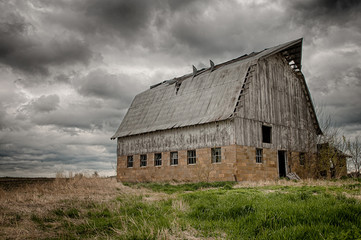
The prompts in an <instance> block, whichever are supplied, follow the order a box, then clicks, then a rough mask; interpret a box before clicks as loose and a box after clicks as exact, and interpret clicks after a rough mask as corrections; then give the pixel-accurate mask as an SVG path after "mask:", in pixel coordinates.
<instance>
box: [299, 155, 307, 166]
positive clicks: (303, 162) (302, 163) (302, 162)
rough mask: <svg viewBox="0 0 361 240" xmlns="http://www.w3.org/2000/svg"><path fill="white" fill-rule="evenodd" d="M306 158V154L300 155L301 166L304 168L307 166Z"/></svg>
mask: <svg viewBox="0 0 361 240" xmlns="http://www.w3.org/2000/svg"><path fill="white" fill-rule="evenodd" d="M305 156H306V154H305V153H303V152H302V153H300V165H301V166H303V165H305Z"/></svg>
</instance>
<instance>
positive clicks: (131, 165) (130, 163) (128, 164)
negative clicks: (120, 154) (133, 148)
mask: <svg viewBox="0 0 361 240" xmlns="http://www.w3.org/2000/svg"><path fill="white" fill-rule="evenodd" d="M127 167H128V168H132V167H133V156H128V157H127Z"/></svg>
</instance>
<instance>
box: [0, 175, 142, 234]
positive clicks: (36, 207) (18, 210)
mask: <svg viewBox="0 0 361 240" xmlns="http://www.w3.org/2000/svg"><path fill="white" fill-rule="evenodd" d="M128 193H130V194H135V191H134V190H133V189H131V188H128V187H125V186H123V185H122V184H121V183H117V181H116V180H115V178H87V177H83V176H77V177H73V178H56V179H55V180H54V181H53V182H46V183H41V184H29V185H24V186H23V187H17V188H14V189H10V190H3V189H1V188H0V212H1V215H0V238H2V237H4V238H8V239H38V238H51V237H56V236H57V235H58V236H59V234H61V233H59V232H58V233H54V232H48V231H46V229H45V230H44V231H41V230H39V228H37V227H36V223H34V221H33V220H32V218H34V216H37V217H45V216H46V215H47V214H48V213H49V212H51V211H53V210H55V209H61V208H65V207H66V208H69V207H74V208H76V207H77V206H76V205H78V204H86V203H94V202H96V203H102V202H107V201H109V200H111V199H114V198H115V197H116V196H118V195H119V194H128ZM137 194H140V193H137ZM54 224H56V223H54ZM54 234H55V235H54Z"/></svg>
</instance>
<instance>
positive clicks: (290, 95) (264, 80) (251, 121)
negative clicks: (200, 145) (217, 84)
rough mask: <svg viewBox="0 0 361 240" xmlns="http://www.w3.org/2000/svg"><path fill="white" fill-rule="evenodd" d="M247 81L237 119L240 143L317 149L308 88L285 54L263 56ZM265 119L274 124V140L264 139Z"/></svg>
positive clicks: (304, 149) (292, 148)
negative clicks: (287, 61) (284, 57)
mask: <svg viewBox="0 0 361 240" xmlns="http://www.w3.org/2000/svg"><path fill="white" fill-rule="evenodd" d="M247 85H248V86H247V89H246V90H245V94H244V95H243V96H242V99H241V100H242V104H240V106H239V108H238V109H237V115H236V119H235V131H236V143H237V144H238V145H245V146H256V147H266V148H273V149H284V150H292V151H299V152H301V151H306V150H308V149H310V148H312V150H313V151H315V150H316V149H315V147H316V146H315V145H313V144H311V141H313V139H314V134H315V130H314V129H315V128H314V126H313V124H312V118H311V113H310V109H309V107H308V105H307V101H306V96H305V93H304V89H303V88H302V84H301V82H300V80H299V79H298V78H297V77H296V75H295V74H294V72H293V70H292V69H291V68H290V67H289V66H288V64H287V63H286V62H285V61H284V59H283V57H282V56H281V55H279V54H277V55H274V56H272V57H269V58H266V59H263V60H260V61H259V62H258V64H257V67H256V68H255V71H254V72H253V73H252V78H251V79H250V81H249V83H248V84H247ZM263 123H265V124H268V125H270V126H272V143H271V144H263V143H262V124H263ZM311 145H312V146H311Z"/></svg>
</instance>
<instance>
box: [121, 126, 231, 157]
mask: <svg viewBox="0 0 361 240" xmlns="http://www.w3.org/2000/svg"><path fill="white" fill-rule="evenodd" d="M234 143H235V137H234V125H233V120H226V121H221V122H214V123H207V124H201V125H195V126H190V127H183V128H176V129H169V130H164V131H157V132H152V133H146V134H140V135H135V136H129V137H123V138H118V149H117V152H118V156H122V155H129V154H142V153H154V152H168V151H178V150H186V149H199V148H206V147H217V146H228V145H232V144H234Z"/></svg>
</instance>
